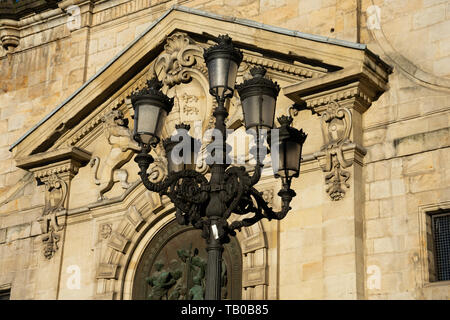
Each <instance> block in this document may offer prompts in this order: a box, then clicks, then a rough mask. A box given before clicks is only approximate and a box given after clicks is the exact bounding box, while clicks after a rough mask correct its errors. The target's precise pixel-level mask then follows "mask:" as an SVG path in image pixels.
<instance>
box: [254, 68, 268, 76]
mask: <svg viewBox="0 0 450 320" xmlns="http://www.w3.org/2000/svg"><path fill="white" fill-rule="evenodd" d="M266 72H267V70H266V69H265V68H263V67H254V68H252V69H250V74H251V75H252V76H253V78H264V76H265V75H266Z"/></svg>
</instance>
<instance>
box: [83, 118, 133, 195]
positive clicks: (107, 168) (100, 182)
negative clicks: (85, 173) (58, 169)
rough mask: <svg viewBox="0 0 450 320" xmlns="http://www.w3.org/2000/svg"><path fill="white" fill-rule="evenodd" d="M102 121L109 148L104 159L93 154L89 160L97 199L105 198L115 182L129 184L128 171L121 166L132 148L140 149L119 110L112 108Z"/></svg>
mask: <svg viewBox="0 0 450 320" xmlns="http://www.w3.org/2000/svg"><path fill="white" fill-rule="evenodd" d="M102 122H103V133H104V134H105V136H106V138H107V140H108V143H109V144H110V146H111V149H110V151H109V153H108V155H107V156H106V157H105V158H104V159H100V157H98V156H95V157H93V158H92V160H91V161H90V166H91V168H92V177H93V180H94V183H95V184H96V185H97V186H98V187H97V195H98V200H102V199H105V196H104V193H105V192H107V191H109V190H111V188H112V187H113V185H114V183H116V182H120V183H121V186H122V188H124V189H127V188H129V187H130V186H131V185H130V183H128V181H127V180H128V172H127V171H126V170H125V169H121V167H122V166H123V165H124V164H125V163H127V162H128V161H130V159H131V158H132V157H133V154H134V153H133V150H134V151H139V150H140V147H139V145H138V143H137V142H136V141H134V139H133V136H132V133H131V131H130V129H129V128H128V119H125V118H124V115H123V113H122V112H121V111H120V110H112V111H111V112H110V113H108V114H106V115H105V116H104V117H103V118H102Z"/></svg>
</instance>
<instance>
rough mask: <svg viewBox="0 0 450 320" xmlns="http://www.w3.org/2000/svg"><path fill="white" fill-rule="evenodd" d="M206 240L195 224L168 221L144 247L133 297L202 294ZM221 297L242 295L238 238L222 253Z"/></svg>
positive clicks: (194, 296) (239, 297) (181, 297)
mask: <svg viewBox="0 0 450 320" xmlns="http://www.w3.org/2000/svg"><path fill="white" fill-rule="evenodd" d="M206 260H207V253H206V243H205V240H204V239H203V238H202V237H201V231H200V230H196V229H194V228H193V227H192V226H181V225H179V224H178V223H177V222H176V221H172V222H170V223H168V224H167V225H166V226H165V227H163V228H162V229H161V230H159V232H157V233H156V234H155V236H154V237H153V238H152V240H151V241H150V242H149V244H148V245H147V247H146V248H145V250H144V252H143V254H142V256H141V258H140V260H139V262H138V264H137V267H136V272H135V274H134V279H133V288H132V299H134V300H144V299H155V300H179V299H187V300H190V299H195V298H199V297H202V295H203V292H204V285H205V273H204V271H205V269H204V267H205V265H206ZM222 269H223V272H222V299H236V300H238V299H241V297H242V253H241V248H240V246H239V243H238V241H237V239H236V238H235V237H232V238H231V241H230V243H228V244H226V245H225V249H224V253H223V268H222Z"/></svg>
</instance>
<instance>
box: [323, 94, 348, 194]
mask: <svg viewBox="0 0 450 320" xmlns="http://www.w3.org/2000/svg"><path fill="white" fill-rule="evenodd" d="M321 127H322V134H323V138H324V145H323V146H322V148H321V151H322V152H324V153H325V162H324V164H323V165H322V166H321V167H322V170H323V171H324V172H329V174H327V175H326V176H325V183H326V185H327V188H326V192H327V193H328V194H329V196H330V198H331V200H333V201H338V200H341V199H343V198H344V196H345V189H346V188H350V185H349V184H348V183H347V181H348V179H349V178H350V172H348V171H346V170H344V168H347V167H349V166H351V165H352V162H351V161H347V160H346V159H345V158H344V153H343V152H344V151H343V147H344V146H345V145H348V144H351V143H352V141H351V140H350V132H351V129H352V113H351V111H350V110H349V109H348V108H346V107H343V106H341V105H339V103H337V102H336V101H332V102H330V103H329V104H328V106H327V109H326V110H325V111H323V112H322V114H321Z"/></svg>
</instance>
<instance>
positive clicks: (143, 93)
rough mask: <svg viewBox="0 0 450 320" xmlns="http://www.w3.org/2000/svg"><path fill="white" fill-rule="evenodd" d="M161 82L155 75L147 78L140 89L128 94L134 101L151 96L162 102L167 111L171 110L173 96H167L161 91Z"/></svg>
mask: <svg viewBox="0 0 450 320" xmlns="http://www.w3.org/2000/svg"><path fill="white" fill-rule="evenodd" d="M162 87H163V84H162V82H161V81H160V80H158V78H157V77H153V78H151V79H149V80H147V85H146V86H145V87H144V88H142V89H141V90H137V91H135V92H133V93H132V94H131V95H130V98H131V102H132V104H133V105H134V103H135V102H136V101H138V100H140V99H143V98H152V99H154V100H158V101H160V102H161V103H162V104H163V108H164V109H165V110H166V112H167V113H169V112H170V111H172V108H173V98H169V97H168V96H166V95H165V94H164V93H163V92H162V91H161V88H162Z"/></svg>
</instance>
